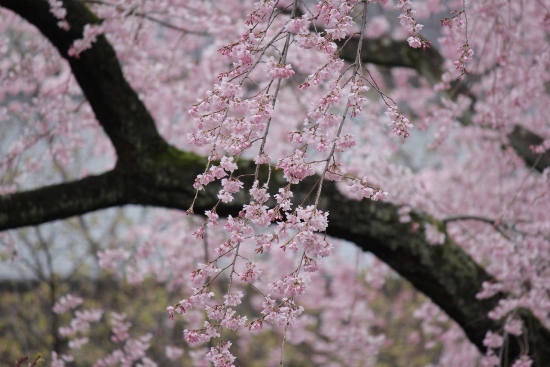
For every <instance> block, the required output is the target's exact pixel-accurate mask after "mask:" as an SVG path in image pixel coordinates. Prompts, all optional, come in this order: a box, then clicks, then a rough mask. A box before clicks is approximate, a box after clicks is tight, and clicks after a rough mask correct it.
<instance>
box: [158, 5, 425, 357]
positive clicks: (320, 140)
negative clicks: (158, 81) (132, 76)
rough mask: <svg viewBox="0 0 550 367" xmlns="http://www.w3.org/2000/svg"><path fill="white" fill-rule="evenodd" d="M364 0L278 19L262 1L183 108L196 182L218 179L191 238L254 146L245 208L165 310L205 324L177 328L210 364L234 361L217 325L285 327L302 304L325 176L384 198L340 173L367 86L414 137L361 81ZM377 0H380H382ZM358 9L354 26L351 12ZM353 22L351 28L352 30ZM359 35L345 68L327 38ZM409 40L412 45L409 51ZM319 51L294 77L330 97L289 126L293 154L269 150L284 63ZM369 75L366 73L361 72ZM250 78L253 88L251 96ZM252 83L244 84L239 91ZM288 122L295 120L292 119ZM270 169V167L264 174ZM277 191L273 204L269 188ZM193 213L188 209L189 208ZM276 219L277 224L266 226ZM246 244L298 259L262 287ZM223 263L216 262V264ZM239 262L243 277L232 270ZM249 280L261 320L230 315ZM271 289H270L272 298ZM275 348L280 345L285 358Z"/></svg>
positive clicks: (315, 249)
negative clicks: (300, 190) (190, 126)
mask: <svg viewBox="0 0 550 367" xmlns="http://www.w3.org/2000/svg"><path fill="white" fill-rule="evenodd" d="M368 3H369V1H357V0H355V1H354V0H346V1H340V0H339V1H335V0H333V1H328V0H322V1H319V2H318V3H317V5H316V11H315V12H309V14H304V15H302V16H301V17H297V13H298V11H299V8H298V5H299V1H298V0H294V2H293V3H292V4H291V5H289V6H288V7H289V8H290V15H289V18H288V19H287V20H286V21H285V22H284V23H281V20H280V19H279V18H280V16H281V14H282V12H281V10H279V8H277V6H280V4H278V2H276V1H268V0H263V1H258V2H257V3H256V4H255V10H254V11H252V12H251V13H250V14H248V16H247V17H246V22H245V23H246V26H247V30H246V31H244V32H243V33H242V34H241V38H240V40H239V41H238V42H235V43H232V44H230V45H227V46H224V47H221V48H220V50H219V51H220V52H221V53H222V55H224V56H227V57H230V58H232V59H233V60H234V61H233V68H232V69H231V70H230V71H228V72H224V73H221V74H220V75H219V80H220V83H219V84H216V85H215V86H214V88H213V90H211V91H208V92H207V93H206V97H205V98H204V99H201V100H199V101H198V102H197V103H196V104H195V105H193V106H192V108H191V109H190V110H189V114H190V115H191V116H192V117H193V118H194V122H195V127H196V132H195V133H192V134H189V136H188V138H189V142H190V143H192V144H195V145H196V146H199V147H201V146H209V147H210V154H209V157H208V164H207V165H206V167H205V170H204V172H203V173H202V174H200V175H198V176H197V179H196V181H195V184H194V187H195V189H196V190H197V193H196V195H195V199H197V197H198V195H199V191H201V190H204V189H205V187H206V186H207V185H209V184H211V183H213V182H215V181H218V180H219V181H220V184H221V189H220V191H219V193H218V199H219V201H218V203H217V204H216V205H215V206H214V207H213V208H212V209H211V210H208V211H206V212H205V215H206V217H207V221H206V223H205V224H204V225H203V226H201V227H200V228H199V229H198V230H197V231H196V232H195V236H196V237H198V238H201V237H203V236H204V233H205V231H206V228H208V227H216V226H219V225H220V223H219V221H218V220H219V216H218V214H217V213H216V210H217V208H218V205H223V203H228V202H231V201H233V199H234V195H242V194H241V192H242V191H243V190H245V189H246V187H245V184H244V182H243V181H241V180H242V179H243V178H244V176H243V175H238V174H237V173H238V161H239V159H240V158H241V157H243V156H250V154H251V152H252V151H255V152H256V153H255V154H253V161H254V162H255V165H256V169H255V172H254V175H253V177H254V178H253V183H252V187H250V189H249V191H248V194H249V195H250V202H249V203H248V204H246V205H244V206H243V209H242V211H241V212H240V214H239V215H238V216H237V217H235V218H234V217H231V216H229V217H228V218H227V221H226V223H225V225H224V229H225V231H226V233H227V236H228V240H227V241H225V242H223V243H221V244H220V245H219V246H218V247H217V248H216V249H215V252H216V254H217V257H216V258H215V259H213V260H211V261H209V262H208V263H207V264H199V265H198V268H197V269H196V270H195V271H193V272H192V273H191V275H190V276H191V281H192V283H193V284H196V285H197V287H196V288H193V295H192V296H191V297H189V298H186V299H183V300H182V301H180V302H179V303H177V304H175V305H173V306H170V307H168V312H169V316H170V318H173V317H174V313H180V314H184V313H186V312H187V311H188V310H190V309H192V308H197V309H202V310H203V311H204V312H205V314H206V320H205V321H204V322H203V327H202V328H200V329H192V330H188V329H186V330H184V338H185V340H186V341H187V342H189V343H204V342H209V343H212V342H213V341H212V339H217V340H218V342H217V343H216V344H215V346H213V347H211V349H210V351H209V352H208V355H207V358H208V359H209V360H210V361H211V362H212V363H213V364H214V365H215V366H231V365H232V363H233V361H234V359H235V357H234V356H233V355H232V354H231V352H230V350H229V349H230V347H231V342H230V341H228V340H226V339H225V338H224V337H223V330H224V329H229V330H232V331H236V330H239V329H244V328H248V329H249V330H250V331H258V330H260V329H262V327H263V325H264V324H265V323H268V324H272V325H276V326H279V327H283V328H284V333H283V343H282V347H281V349H282V348H283V346H284V340H285V338H286V336H285V335H286V330H287V329H288V328H289V327H293V325H294V324H295V322H296V319H297V317H298V316H299V315H300V314H301V313H302V312H303V307H301V306H299V305H298V304H297V298H298V297H299V296H301V295H303V294H304V293H305V292H307V290H308V287H309V286H310V283H311V279H310V277H309V276H308V275H307V273H311V272H315V271H317V270H318V269H319V266H320V264H319V262H320V261H321V259H322V258H325V257H327V256H329V255H330V253H331V251H332V249H333V245H332V244H331V243H330V242H329V241H328V240H327V237H326V235H325V234H323V233H324V232H325V231H326V228H327V225H328V214H329V213H328V212H325V211H323V210H322V209H321V208H322V202H321V192H322V187H323V182H324V180H332V181H348V182H349V185H348V186H347V191H348V193H349V195H351V196H352V197H354V198H356V199H358V200H360V199H362V198H370V199H371V200H383V199H386V198H387V195H388V193H387V192H385V191H383V190H382V189H381V188H379V187H376V186H373V185H372V184H370V183H369V181H368V179H367V177H363V178H355V177H353V176H351V175H349V174H347V172H346V170H345V168H344V166H343V164H341V163H340V162H339V161H338V160H339V159H338V156H339V155H340V154H343V153H345V152H346V151H348V150H349V149H351V148H352V147H354V146H355V145H356V141H355V138H354V136H353V135H352V134H348V133H345V125H346V122H347V121H349V120H350V119H353V118H355V117H357V116H358V115H359V114H360V113H361V111H362V109H363V108H365V107H366V106H367V102H368V100H367V98H366V92H368V91H369V90H370V87H369V86H368V85H367V84H369V85H371V86H373V87H374V88H375V89H376V90H377V91H378V92H379V93H380V95H381V96H382V98H383V99H384V102H385V103H386V104H387V106H388V109H387V112H386V115H387V116H388V117H389V119H390V121H391V122H390V124H389V125H390V126H391V129H392V131H393V132H394V133H395V134H396V135H398V136H401V137H403V138H407V137H409V136H410V129H411V128H412V127H413V126H412V124H411V123H410V121H409V120H408V119H407V118H406V117H405V116H404V115H402V114H401V113H399V111H398V110H397V107H396V106H395V103H394V102H393V101H392V100H391V98H389V97H387V96H386V95H384V94H383V93H381V92H380V91H379V89H378V87H377V86H376V83H375V82H374V81H373V80H372V79H369V77H368V76H369V75H370V74H369V72H368V70H367V69H366V67H365V65H363V64H362V62H361V46H362V43H363V42H362V41H363V37H364V33H365V28H366V23H367V13H368ZM382 3H385V1H382ZM397 7H398V9H401V10H403V11H404V13H403V14H402V15H401V16H400V18H401V22H402V24H404V25H405V26H407V27H410V28H411V29H410V30H411V33H412V35H413V36H411V37H415V39H418V40H419V41H418V42H421V45H422V46H423V47H428V45H429V44H428V43H427V42H425V41H423V40H421V39H420V38H418V32H419V31H420V29H422V25H421V24H418V23H417V22H416V21H415V20H414V18H413V17H412V14H414V11H413V10H412V9H411V8H410V2H399V4H398V5H397ZM355 16H360V19H361V21H360V24H359V27H358V29H357V25H356V24H355V22H354V21H353V17H355ZM320 22H322V24H323V25H324V26H325V27H327V28H326V30H325V31H324V33H322V34H320V33H317V32H312V31H311V29H315V24H317V23H320ZM354 28H355V29H354ZM356 33H358V34H359V43H358V44H359V47H358V49H357V52H356V59H355V62H354V63H353V64H351V65H350V66H348V67H347V68H345V69H344V63H343V61H342V60H341V59H340V58H339V57H338V52H339V50H338V48H337V46H336V43H335V41H338V40H342V39H345V38H347V37H349V36H350V35H352V34H356ZM416 42H417V41H414V42H412V41H409V43H410V44H411V46H412V47H417V46H416ZM296 48H297V49H305V50H316V52H319V53H320V58H319V59H320V60H325V61H324V62H323V63H322V64H321V65H320V66H318V67H317V69H316V70H315V71H314V72H313V73H311V74H310V75H309V76H308V77H307V78H306V80H305V81H303V82H301V84H300V85H299V88H298V91H299V93H305V92H306V91H308V90H309V89H310V88H312V86H315V85H319V84H321V82H324V83H329V84H330V90H329V92H328V93H327V94H325V95H324V96H322V97H321V98H319V99H317V100H316V101H314V102H312V104H311V107H310V108H309V109H308V111H307V115H306V116H305V118H304V120H303V128H302V129H301V130H298V131H294V132H289V133H288V141H289V142H290V143H292V144H294V146H295V149H294V151H293V152H292V153H290V154H288V155H287V156H284V157H282V158H279V159H278V160H277V162H276V163H273V161H274V158H273V157H272V156H271V155H270V152H269V150H268V148H267V143H268V140H269V139H270V134H269V133H270V127H271V125H272V124H273V123H275V122H274V119H273V114H274V111H275V110H276V109H277V106H278V103H279V98H278V97H279V91H280V89H281V86H282V84H283V83H285V84H286V83H288V80H290V79H291V78H293V77H294V76H295V71H294V70H293V68H292V65H291V64H289V63H287V59H288V56H289V52H290V51H291V49H296ZM342 69H343V70H342ZM365 75H366V76H365ZM250 85H255V86H256V87H257V88H258V89H259V90H258V91H257V92H254V93H251V92H250V90H251V88H250ZM247 88H248V89H247ZM294 118H295V117H294ZM263 169H267V171H268V175H267V178H265V176H261V175H260V171H261V170H263ZM273 171H275V172H281V173H282V176H283V178H284V180H286V185H284V186H283V187H278V188H275V187H273V186H274V183H273V182H272V179H271V178H272V176H273V173H272V172H273ZM315 173H318V174H319V179H318V181H317V183H316V188H315V187H312V188H311V190H314V189H315V190H316V193H315V195H314V196H311V197H310V198H309V199H307V198H306V201H307V200H311V204H310V205H306V206H304V204H305V202H302V203H293V202H292V199H293V197H294V194H293V192H292V187H293V185H297V184H299V183H300V182H301V181H303V180H304V179H305V178H307V177H309V176H312V175H313V174H315ZM274 189H275V190H278V193H277V194H275V195H273V199H274V201H271V197H272V195H271V194H270V192H272V191H273V190H274ZM188 213H193V205H192V206H191V208H190V209H189V210H188ZM272 224H273V225H272ZM249 244H253V246H254V249H255V252H256V253H257V254H263V253H266V252H270V251H272V250H275V249H276V248H278V250H282V251H285V252H286V251H290V252H292V253H294V254H296V255H297V258H296V267H295V269H294V270H293V271H291V272H290V273H288V274H285V275H280V278H279V279H278V280H276V281H274V282H271V283H269V284H267V290H261V289H262V288H265V287H264V286H262V284H261V282H260V281H259V280H260V277H261V274H262V272H263V271H262V270H261V268H260V266H259V264H258V263H257V262H255V261H254V260H253V259H249V258H246V257H245V256H243V255H242V252H243V251H242V246H248V245H249ZM225 258H228V259H229V263H228V264H227V265H225V266H223V267H221V265H220V264H222V263H223V264H225V263H227V260H225ZM241 263H244V270H243V271H242V272H241V273H239V272H238V271H237V270H236V269H242V268H243V265H242V264H241ZM222 274H225V277H227V279H228V283H227V289H226V290H225V294H224V295H223V299H224V301H223V302H221V303H220V301H216V300H217V299H218V298H217V295H216V294H214V292H212V291H211V290H210V289H211V285H212V284H213V282H214V281H215V280H216V279H218V278H219V277H220V276H221V275H222ZM237 279H238V281H240V282H242V283H246V284H249V286H250V289H251V290H253V291H254V292H258V293H259V294H261V296H262V297H263V298H264V302H263V304H262V310H261V311H260V312H261V316H260V317H256V318H254V319H252V320H249V319H248V318H247V316H244V315H241V314H239V313H238V308H236V307H237V306H238V305H239V304H241V302H242V297H243V293H242V292H241V291H234V290H233V287H234V286H233V284H234V282H235V281H237ZM272 295H274V296H272ZM282 361H283V352H282V350H281V364H282Z"/></svg>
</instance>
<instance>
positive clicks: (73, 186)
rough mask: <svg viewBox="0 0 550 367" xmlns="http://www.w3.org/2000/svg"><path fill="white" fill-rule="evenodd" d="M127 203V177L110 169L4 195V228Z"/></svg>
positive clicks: (0, 221)
mask: <svg viewBox="0 0 550 367" xmlns="http://www.w3.org/2000/svg"><path fill="white" fill-rule="evenodd" d="M123 204H128V199H127V196H126V185H125V183H124V180H123V176H122V175H120V174H119V173H118V172H116V171H110V172H107V173H104V174H102V175H99V176H89V177H86V178H84V179H82V180H79V181H74V182H68V183H63V184H59V185H52V186H46V187H42V188H40V189H38V190H33V191H25V192H20V193H15V194H11V195H4V196H2V197H0V230H5V229H9V228H18V227H22V226H29V225H38V224H42V223H47V222H50V221H53V220H58V219H64V218H69V217H72V216H74V215H80V214H85V213H89V212H92V211H95V210H99V209H105V208H110V207H113V206H118V205H123Z"/></svg>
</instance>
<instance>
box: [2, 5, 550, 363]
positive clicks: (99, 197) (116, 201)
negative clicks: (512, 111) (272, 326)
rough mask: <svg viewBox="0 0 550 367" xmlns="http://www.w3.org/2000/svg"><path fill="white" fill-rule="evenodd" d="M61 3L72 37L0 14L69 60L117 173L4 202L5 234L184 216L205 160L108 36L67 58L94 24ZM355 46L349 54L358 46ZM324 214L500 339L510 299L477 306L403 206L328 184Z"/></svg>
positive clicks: (468, 278) (206, 205)
mask: <svg viewBox="0 0 550 367" xmlns="http://www.w3.org/2000/svg"><path fill="white" fill-rule="evenodd" d="M63 3H64V6H65V8H66V9H67V10H68V15H67V20H68V21H69V23H70V24H71V31H69V32H66V31H63V30H61V29H60V28H58V27H57V20H56V19H55V18H54V17H53V16H52V15H51V14H50V12H49V8H48V5H47V2H45V1H43V0H26V1H22V0H0V6H3V7H6V8H8V9H11V10H13V11H15V12H16V13H18V14H19V15H21V16H22V17H23V18H25V19H27V20H28V21H29V22H30V23H32V24H34V25H35V26H36V27H37V28H38V29H39V30H40V31H41V32H42V33H43V34H44V35H45V36H46V37H47V38H48V39H49V40H50V41H51V42H52V44H54V45H55V47H57V49H58V50H59V52H60V54H61V55H62V56H63V57H65V58H67V59H68V60H69V63H70V66H71V69H72V71H73V73H74V74H75V76H76V79H77V81H78V83H79V84H80V86H81V88H82V90H83V92H84V94H85V95H86V97H87V98H88V100H89V101H90V104H91V106H92V109H93V111H94V113H95V115H96V117H97V119H98V121H99V123H100V124H101V126H102V127H103V128H104V130H105V131H106V133H107V135H108V136H109V138H110V139H111V141H112V142H113V145H114V146H115V148H116V151H117V154H118V163H117V166H116V168H115V169H114V170H112V171H110V172H106V173H104V174H102V175H99V176H90V177H87V178H84V179H82V180H79V181H74V182H70V183H64V184H59V185H53V186H48V187H43V188H40V189H37V190H33V191H28V192H21V193H16V194H12V195H6V196H3V197H0V230H6V229H10V228H18V227H22V226H28V225H35V224H40V223H45V222H48V221H52V220H56V219H63V218H67V217H70V216H74V215H80V214H85V213H88V212H91V211H94V210H98V209H102V208H108V207H113V206H120V205H126V204H140V205H151V206H160V207H168V208H176V209H181V210H186V209H188V208H189V206H190V204H191V202H192V199H193V197H194V190H193V189H192V183H193V180H194V177H195V176H196V174H197V173H200V172H201V170H202V169H204V164H205V159H204V158H202V157H199V156H196V155H194V154H192V153H187V152H182V151H180V150H178V149H176V148H173V147H171V146H169V145H168V143H166V142H165V141H164V140H163V139H162V138H161V137H160V135H159V134H158V132H157V130H156V127H155V124H154V121H153V119H152V117H151V115H150V114H149V112H148V111H147V109H146V108H145V106H144V105H143V103H142V102H141V101H140V100H139V98H138V97H137V94H136V93H135V91H133V90H132V88H131V87H130V86H129V84H128V83H127V81H126V80H125V79H124V77H123V74H122V72H121V69H120V65H119V63H118V60H117V59H116V55H115V53H114V51H113V49H112V47H111V46H110V45H109V43H108V42H107V40H106V39H105V38H104V37H100V38H99V39H98V41H97V42H95V43H94V44H93V46H92V48H91V49H89V50H87V51H85V52H84V53H82V54H81V55H80V58H78V59H75V58H69V57H68V56H67V50H68V48H69V47H70V45H71V44H72V42H73V40H74V39H78V38H80V37H81V34H82V29H83V27H84V25H85V24H86V23H90V22H91V23H93V22H97V21H98V20H97V18H96V17H95V16H94V15H93V14H92V13H91V12H90V11H89V10H88V9H87V8H86V7H85V6H84V5H83V4H82V3H81V2H80V1H78V0H64V1H63ZM374 44H375V43H371V46H372V45H374ZM347 47H348V46H347ZM349 47H352V49H351V50H350V51H349V52H351V53H353V45H352V44H350V46H349ZM372 47H374V46H372ZM372 47H371V48H372ZM377 47H386V46H384V44H382V45H381V46H377ZM365 49H366V50H367V49H369V48H368V47H367V48H365ZM346 50H347V49H346ZM376 50H378V51H376ZM376 50H374V49H372V50H371V52H373V53H382V54H384V57H380V59H379V60H378V61H377V62H379V63H381V64H384V63H385V64H386V65H388V66H397V65H400V66H406V67H414V68H417V70H419V71H420V70H426V69H425V66H422V65H423V64H422V63H423V62H424V63H425V65H430V63H431V62H435V61H437V55H435V54H434V55H432V57H433V59H431V58H430V60H428V61H422V58H421V57H418V55H416V54H415V55H416V56H403V55H404V54H402V53H400V52H396V53H395V54H391V53H390V52H389V51H388V52H387V53H384V52H383V51H380V50H384V48H376ZM343 52H344V51H343ZM345 52H348V51H345ZM429 52H432V53H433V52H434V51H429ZM343 55H344V54H343ZM367 56H368V55H366V56H365V57H367ZM390 58H394V59H399V60H401V61H400V62H401V64H399V63H392V62H391V61H390ZM407 60H408V61H407ZM369 62H371V61H369ZM439 62H440V61H439ZM403 63H406V65H403ZM426 63H427V64H426ZM518 136H524V137H527V138H526V139H524V141H527V142H528V143H529V144H531V143H532V141H534V140H533V139H534V138H529V137H530V135H529V134H527V135H525V134H524V135H518ZM518 144H520V145H521V144H522V143H521V142H519V143H518ZM539 161H541V160H540V159H539ZM247 169H250V167H248V168H247V167H243V168H241V169H240V172H242V171H243V170H244V171H246V170H247ZM272 179H273V180H278V179H280V178H279V177H272ZM317 179H318V177H313V178H310V179H309V180H306V182H304V186H302V188H298V189H297V192H298V196H300V195H302V196H303V197H305V196H306V195H307V194H308V192H309V189H310V188H311V186H312V185H314V184H315V182H316V180H317ZM241 199H243V198H241ZM216 201H217V200H216V198H215V191H208V192H206V193H204V194H202V195H200V196H199V199H198V201H197V203H196V205H195V208H196V211H197V212H198V213H201V212H202V211H203V210H207V209H211V207H212V205H213V204H214V203H215V202H216ZM243 203H244V200H239V198H237V200H236V202H235V203H233V204H232V205H223V206H220V207H219V209H218V213H219V214H221V215H223V214H236V213H238V211H239V210H240V209H241V205H242V204H243ZM322 206H323V209H324V210H328V211H329V212H330V225H329V230H328V234H329V235H332V236H335V237H339V238H343V239H346V240H349V241H352V242H354V243H356V244H357V245H358V246H360V247H361V248H362V249H364V250H365V251H370V252H372V253H373V254H375V255H376V256H378V257H379V258H380V259H382V260H383V261H385V262H386V263H387V264H389V265H390V266H391V267H392V268H394V269H395V270H396V271H397V272H399V273H400V274H401V275H402V276H403V277H404V278H406V279H408V280H409V281H410V282H411V283H412V284H413V285H414V286H415V287H417V288H418V289H419V290H421V291H422V292H424V293H425V294H426V295H427V296H428V297H430V298H431V299H432V300H433V301H434V302H435V303H436V304H438V305H439V306H440V307H441V308H442V309H443V310H444V311H445V312H446V313H447V314H448V315H449V316H450V317H451V318H453V319H454V320H455V321H456V322H457V323H458V324H459V325H460V326H461V327H462V328H463V330H464V332H465V333H466V335H467V337H468V338H469V339H470V340H471V341H472V343H474V344H475V345H476V346H477V347H478V348H479V349H480V350H482V351H483V350H484V347H483V344H482V340H483V337H484V336H485V333H486V332H487V330H498V328H499V327H500V326H501V324H500V323H499V322H497V321H494V320H491V319H489V318H488V316H487V313H488V312H489V311H490V310H491V309H492V308H493V307H494V306H495V305H496V304H497V303H498V301H499V300H500V299H503V298H504V297H506V296H507V295H506V294H497V295H495V296H494V297H492V298H491V299H488V300H477V299H476V298H475V294H476V293H477V292H478V291H479V290H480V289H481V284H482V282H483V281H487V280H490V279H491V277H490V275H489V274H487V273H486V272H485V270H484V269H483V268H482V267H481V266H479V265H478V264H476V263H475V262H474V261H473V260H472V258H471V257H470V256H469V255H468V254H466V253H465V252H464V251H463V250H462V249H461V248H460V247H459V246H458V245H457V244H455V243H453V242H452V241H451V240H447V241H446V243H445V244H443V245H441V246H432V245H430V244H429V243H428V242H427V241H426V238H425V236H424V232H423V222H424V219H423V218H424V217H423V215H422V214H421V213H416V214H414V215H413V219H414V220H415V221H416V222H418V223H419V224H420V228H419V229H417V230H414V229H413V227H412V226H411V225H410V224H403V223H400V222H399V216H398V213H397V211H398V209H399V208H398V207H397V206H395V205H393V204H390V203H380V202H371V201H362V202H357V201H354V200H351V199H348V198H346V197H345V196H344V195H342V194H341V193H340V192H339V191H338V190H337V188H336V186H335V185H334V184H332V183H325V185H324V188H323V197H322ZM521 316H522V318H523V319H524V321H525V323H526V325H528V329H529V333H528V335H527V343H528V346H523V347H528V352H529V354H530V355H531V356H533V358H534V360H535V366H539V367H542V366H544V365H545V363H546V362H547V361H550V333H549V331H548V330H547V329H545V328H544V327H543V326H542V325H541V323H540V321H539V320H538V319H536V318H535V317H534V316H533V315H532V314H531V313H529V312H527V311H525V312H522V315H521ZM521 347H522V345H520V341H519V340H516V339H510V340H509V348H508V349H507V357H508V360H509V361H511V360H513V359H514V358H515V357H516V356H517V355H518V354H519V352H520V350H521Z"/></svg>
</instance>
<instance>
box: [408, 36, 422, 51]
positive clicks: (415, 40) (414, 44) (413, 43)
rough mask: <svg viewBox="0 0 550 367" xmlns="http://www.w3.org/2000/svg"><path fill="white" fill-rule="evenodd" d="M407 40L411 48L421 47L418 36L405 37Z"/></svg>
mask: <svg viewBox="0 0 550 367" xmlns="http://www.w3.org/2000/svg"><path fill="white" fill-rule="evenodd" d="M407 42H409V46H411V47H412V48H420V47H422V41H421V40H420V38H418V37H414V36H410V37H409V38H407Z"/></svg>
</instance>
